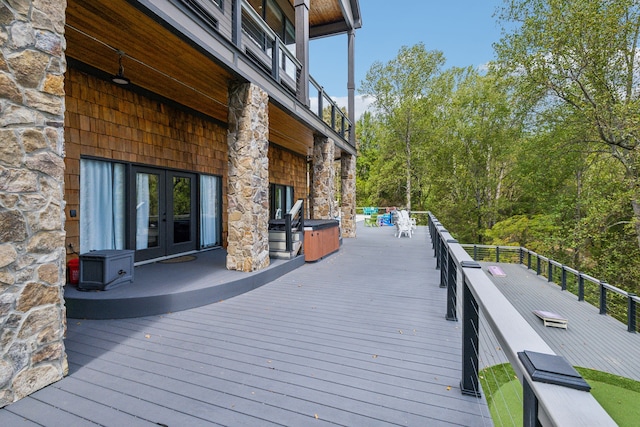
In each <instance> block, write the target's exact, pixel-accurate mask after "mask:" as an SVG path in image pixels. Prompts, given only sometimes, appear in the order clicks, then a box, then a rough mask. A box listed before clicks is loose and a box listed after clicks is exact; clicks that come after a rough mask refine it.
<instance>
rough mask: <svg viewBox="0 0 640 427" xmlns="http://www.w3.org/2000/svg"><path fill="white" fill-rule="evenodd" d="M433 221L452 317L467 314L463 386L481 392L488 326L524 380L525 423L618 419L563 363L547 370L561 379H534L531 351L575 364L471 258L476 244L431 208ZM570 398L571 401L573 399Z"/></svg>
mask: <svg viewBox="0 0 640 427" xmlns="http://www.w3.org/2000/svg"><path fill="white" fill-rule="evenodd" d="M428 227H429V234H430V237H431V241H432V247H433V251H434V256H435V257H436V268H439V269H440V270H441V272H440V288H446V289H447V302H446V319H447V320H451V321H458V318H459V317H460V318H461V320H462V325H461V330H462V366H461V367H462V370H461V380H460V389H461V392H462V393H463V394H467V395H472V396H480V395H481V389H480V381H479V367H480V365H479V362H480V353H481V351H482V349H481V348H480V347H481V346H482V345H484V344H483V343H481V342H480V340H479V335H480V333H481V331H485V332H484V333H485V334H487V333H488V332H486V331H489V332H490V333H491V335H493V336H495V339H496V340H497V342H498V345H499V346H500V349H501V350H500V351H501V353H503V354H504V356H506V358H507V359H508V361H509V363H510V364H511V366H512V367H513V369H514V371H515V372H516V374H517V377H518V379H519V380H520V382H521V383H522V385H523V391H524V395H523V425H524V426H526V427H529V426H531V427H533V426H540V425H543V426H547V425H549V426H561V425H599V426H600V425H607V426H614V425H616V423H615V422H614V421H613V420H612V419H611V417H610V416H609V415H608V414H607V413H606V411H605V410H604V409H603V408H602V407H601V406H600V404H599V403H598V402H597V401H596V400H595V399H594V398H593V396H592V395H591V394H590V393H585V392H584V391H583V390H584V389H582V390H581V389H579V388H578V387H577V386H576V382H575V381H573V380H575V378H573V380H572V381H573V382H572V381H568V380H567V378H566V377H563V376H562V374H561V372H562V370H563V369H558V370H557V371H553V369H550V370H549V371H548V372H545V375H547V374H549V375H552V376H554V381H555V382H552V383H551V384H549V383H544V384H543V383H541V382H540V381H539V380H538V379H536V380H534V376H535V375H534V374H536V369H535V366H533V365H532V364H531V363H530V357H533V356H536V357H540V356H541V357H544V358H545V359H546V360H552V362H553V363H551V364H550V365H549V366H569V367H570V365H569V364H568V362H567V361H566V359H564V358H563V357H561V356H557V355H555V353H554V352H553V350H552V349H551V348H550V347H549V345H547V343H546V342H545V341H544V340H543V339H542V338H541V337H540V336H539V335H538V334H537V333H536V332H535V330H534V329H533V328H532V327H531V325H529V323H528V322H527V321H526V320H525V319H524V318H523V317H522V316H521V315H520V313H519V312H518V311H517V310H516V309H515V308H514V307H513V305H512V304H511V303H509V301H508V300H507V299H506V298H505V296H504V295H503V294H502V293H501V292H500V290H498V289H497V288H496V286H495V285H494V284H493V282H491V280H490V279H489V277H488V276H487V274H486V273H485V272H484V271H483V270H482V269H481V266H480V264H479V263H478V262H477V261H476V260H474V259H472V258H471V256H470V254H469V253H468V252H469V249H471V250H472V251H471V252H473V246H472V245H465V246H466V249H465V248H463V245H460V244H459V243H458V242H457V241H456V240H455V239H454V238H453V237H452V236H451V234H450V233H449V232H448V231H447V230H446V229H445V228H444V227H443V226H442V224H441V223H440V222H439V221H438V220H437V219H436V218H435V217H434V216H433V215H432V214H431V213H429V222H428ZM485 249H486V247H482V248H480V247H477V248H476V254H478V250H485ZM494 250H495V252H493V255H494V258H493V259H494V260H495V259H501V257H502V256H506V255H507V254H505V252H508V251H509V250H510V249H506V250H503V247H500V248H499V249H495V247H494ZM516 255H517V257H518V258H519V259H522V258H521V256H522V255H526V254H524V253H522V252H517V253H516ZM542 264H543V263H542V262H541V261H538V262H536V266H539V267H540V268H541V266H542ZM548 265H551V264H547V268H548ZM552 271H553V267H552ZM607 288H608V287H607ZM605 295H606V293H605ZM605 299H606V297H605ZM459 311H461V315H460V316H458V312H459ZM532 366H533V369H532ZM576 374H577V372H576ZM556 375H558V376H556ZM577 376H578V377H579V374H577ZM579 379H580V380H581V378H579ZM578 382H579V381H578ZM567 402H571V404H570V405H567V404H566V403H567Z"/></svg>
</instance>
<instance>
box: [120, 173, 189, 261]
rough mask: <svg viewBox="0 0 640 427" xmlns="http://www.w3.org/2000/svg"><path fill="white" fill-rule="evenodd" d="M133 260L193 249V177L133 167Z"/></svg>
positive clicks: (185, 174)
mask: <svg viewBox="0 0 640 427" xmlns="http://www.w3.org/2000/svg"><path fill="white" fill-rule="evenodd" d="M133 176H134V179H135V185H134V186H133V188H135V194H134V195H133V201H134V206H135V220H134V221H133V224H134V225H135V226H134V227H133V228H134V229H135V246H136V257H135V258H136V261H144V260H148V259H154V258H160V257H164V256H167V255H173V254H178V253H181V252H188V251H191V250H194V249H196V228H197V224H196V216H195V212H196V209H195V206H196V193H195V175H193V174H188V173H180V172H173V171H164V170H159V169H153V168H145V167H134V173H133Z"/></svg>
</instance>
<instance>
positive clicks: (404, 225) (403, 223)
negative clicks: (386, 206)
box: [396, 209, 413, 238]
mask: <svg viewBox="0 0 640 427" xmlns="http://www.w3.org/2000/svg"><path fill="white" fill-rule="evenodd" d="M396 229H397V233H398V238H400V236H402V235H403V234H404V235H406V236H409V238H411V237H412V235H413V226H412V225H411V219H410V218H409V212H407V211H406V210H405V209H403V210H401V211H400V213H399V214H398V221H397V222H396Z"/></svg>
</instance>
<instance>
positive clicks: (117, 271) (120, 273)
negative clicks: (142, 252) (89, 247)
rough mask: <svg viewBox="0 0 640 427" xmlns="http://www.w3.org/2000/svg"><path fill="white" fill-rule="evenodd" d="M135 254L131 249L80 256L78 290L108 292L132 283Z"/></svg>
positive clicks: (111, 250)
mask: <svg viewBox="0 0 640 427" xmlns="http://www.w3.org/2000/svg"><path fill="white" fill-rule="evenodd" d="M134 253H135V251H133V250H129V249H122V250H115V249H110V250H102V251H93V252H87V253H85V254H82V255H80V281H79V282H78V290H81V291H106V290H108V289H111V288H114V287H116V286H119V285H123V284H125V283H132V282H133V254H134Z"/></svg>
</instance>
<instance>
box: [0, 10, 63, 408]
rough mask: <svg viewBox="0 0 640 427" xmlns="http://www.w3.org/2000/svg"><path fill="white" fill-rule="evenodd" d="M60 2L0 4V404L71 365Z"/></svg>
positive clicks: (39, 385) (59, 375)
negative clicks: (68, 355)
mask: <svg viewBox="0 0 640 427" xmlns="http://www.w3.org/2000/svg"><path fill="white" fill-rule="evenodd" d="M64 10H65V1H64V0H46V1H33V2H31V1H28V0H21V1H15V2H11V9H10V8H9V7H8V6H7V3H6V2H4V3H2V4H0V49H1V50H2V55H0V111H2V114H0V407H2V406H5V405H7V404H9V403H11V402H13V401H16V400H18V399H20V398H22V397H24V396H26V395H28V394H30V393H32V392H34V391H36V390H38V389H40V388H42V387H44V386H46V385H48V384H50V383H52V382H55V381H57V380H59V379H60V378H62V376H63V375H65V374H66V372H67V370H68V366H67V359H66V354H65V351H64V342H63V336H64V333H65V329H66V323H65V321H66V319H65V307H64V300H63V292H62V286H63V285H64V262H65V259H64V239H65V230H64V214H63V211H64V203H65V202H64V198H63V195H64V181H63V173H64V162H63V156H64V131H63V116H64V110H65V103H64V101H65V99H64V70H65V61H64V46H65V43H64V36H63V34H64V24H65V15H64Z"/></svg>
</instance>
